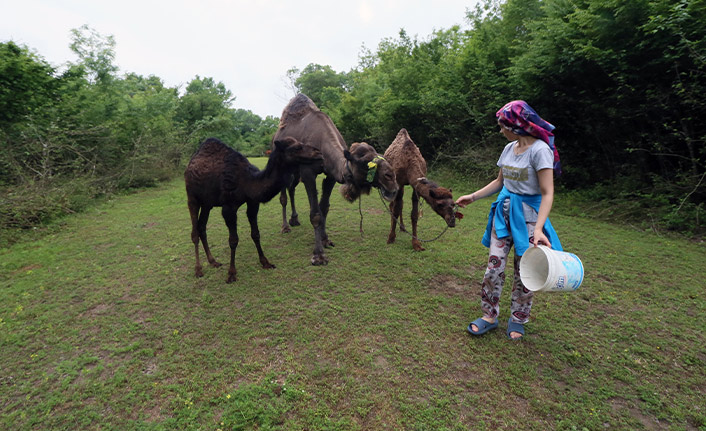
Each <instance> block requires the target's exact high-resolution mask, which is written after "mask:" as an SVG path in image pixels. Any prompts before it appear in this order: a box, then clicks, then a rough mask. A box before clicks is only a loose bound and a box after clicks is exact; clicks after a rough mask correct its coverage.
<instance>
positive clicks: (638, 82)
mask: <svg viewBox="0 0 706 431" xmlns="http://www.w3.org/2000/svg"><path fill="white" fill-rule="evenodd" d="M465 18H466V24H467V25H465V26H463V27H461V26H454V27H451V28H448V29H440V30H437V31H435V32H434V33H432V34H431V35H428V36H425V37H418V36H415V37H410V36H409V35H408V34H407V33H406V32H405V31H404V30H401V31H400V32H399V35H398V37H395V38H387V39H384V40H382V41H380V43H379V44H378V46H377V47H376V48H375V49H368V48H363V49H362V50H361V52H360V55H359V61H358V64H357V65H356V66H355V67H354V68H353V69H351V70H350V71H340V72H339V71H335V70H333V69H332V68H331V67H330V66H328V65H319V64H309V65H308V66H306V67H305V68H304V69H302V70H299V69H298V68H292V69H291V70H289V71H287V75H288V77H289V79H290V80H291V83H292V86H293V88H294V90H295V91H298V92H303V93H305V94H307V95H308V96H309V97H311V98H312V100H314V102H315V103H316V104H317V105H318V106H319V107H320V108H321V109H322V110H323V111H325V112H326V113H328V114H329V115H330V116H331V117H332V119H333V120H334V122H335V124H336V125H337V127H338V128H339V129H340V131H341V133H342V134H343V136H344V137H345V139H346V141H347V142H349V143H351V142H354V141H366V142H369V143H370V144H372V145H374V146H375V147H376V148H377V149H378V150H379V151H380V152H382V151H383V150H384V149H385V148H386V147H387V146H388V145H389V144H390V143H391V142H392V140H393V139H394V137H395V135H396V134H397V132H398V131H399V129H400V128H402V127H404V128H406V129H407V130H408V131H409V132H410V135H411V136H412V138H413V139H414V140H415V142H416V143H417V145H418V146H419V147H420V149H421V151H422V153H423V155H424V156H425V157H426V158H427V160H428V161H430V162H431V163H435V164H436V163H438V164H439V165H440V166H446V167H449V168H450V169H452V170H453V172H457V173H459V174H461V175H465V176H473V177H475V178H477V179H479V180H488V178H490V176H492V175H495V171H496V167H495V162H496V158H497V156H498V154H499V153H500V149H501V148H502V145H503V140H502V138H501V137H500V135H499V134H498V130H497V125H496V123H495V112H496V111H497V110H498V109H499V108H500V107H501V106H502V105H504V104H505V103H506V102H508V101H510V100H513V99H523V100H526V101H527V102H528V103H529V104H530V105H532V106H533V107H534V108H535V109H536V110H537V111H538V112H539V113H540V114H541V115H542V116H543V117H544V118H545V119H547V120H548V121H550V122H551V123H553V124H554V125H555V126H556V130H555V134H556V144H557V146H558V148H559V152H560V154H561V157H562V164H563V170H564V174H563V175H562V177H560V178H559V179H558V180H557V184H558V186H559V187H560V188H563V189H564V190H565V191H567V192H571V193H575V194H577V196H580V197H581V198H582V199H584V200H589V201H595V202H596V205H598V204H600V205H601V206H603V207H604V208H606V209H605V210H604V211H603V213H604V214H606V213H607V214H612V215H613V216H614V217H621V216H625V217H628V218H630V217H632V218H634V219H638V220H639V219H641V218H642V219H645V218H647V217H649V218H650V219H651V220H652V221H654V223H657V224H659V225H661V226H666V227H668V228H672V229H678V230H698V229H699V228H700V227H701V225H702V224H703V210H704V201H705V200H706V199H705V198H706V179H705V178H704V177H705V176H706V145H704V136H705V135H706V130H705V129H706V125H705V123H704V122H703V121H701V119H702V118H704V117H706V115H705V114H706V100H705V99H704V97H702V95H703V94H704V93H705V91H704V90H706V73H705V72H706V26H704V25H703V23H704V22H706V0H630V1H622V0H504V1H500V0H483V1H482V2H481V3H480V4H479V5H478V6H477V7H475V8H474V9H472V10H468V11H467V16H466V17H465ZM114 46H115V42H114V40H113V38H112V37H111V36H108V37H106V36H102V35H100V34H97V33H96V32H95V31H93V30H92V29H90V28H89V27H88V26H83V27H81V28H79V29H75V30H72V43H71V49H72V50H73V52H74V53H75V54H76V56H77V57H78V61H77V62H75V63H69V64H68V65H67V67H65V68H64V69H63V70H61V71H60V70H57V69H56V68H54V67H52V66H50V65H49V64H48V63H47V62H46V61H45V60H44V59H43V58H42V57H41V56H40V55H39V54H37V53H35V52H33V51H32V50H31V49H30V48H27V47H25V46H18V45H17V44H15V43H14V42H12V41H9V42H0V217H1V219H2V224H1V225H0V229H3V228H26V227H31V226H35V225H36V224H37V223H40V222H42V221H44V220H47V219H50V218H52V217H54V216H56V215H58V214H62V213H66V212H72V211H77V210H80V209H81V208H82V207H83V206H85V205H86V204H87V203H88V202H90V200H91V199H93V198H94V197H96V196H100V195H102V194H106V193H111V192H113V191H115V190H119V189H125V188H131V187H140V186H145V185H150V184H154V183H156V182H158V181H160V180H163V179H166V178H169V177H171V176H172V175H174V173H175V172H180V171H181V170H182V169H183V166H184V162H185V161H186V159H188V157H189V156H190V155H191V153H192V151H193V150H194V149H195V147H196V145H197V144H198V142H200V141H201V140H202V139H203V138H205V137H207V136H216V137H219V138H220V139H222V140H223V141H225V142H228V143H229V144H230V145H231V146H233V147H235V148H236V149H238V150H240V151H241V152H244V153H245V154H248V155H260V154H264V152H265V151H266V150H267V149H268V148H269V145H270V141H271V137H272V136H273V134H274V132H275V131H276V128H277V124H278V119H277V118H273V117H267V118H265V119H263V118H260V117H259V116H257V115H255V114H253V113H252V112H251V111H248V110H244V109H234V108H233V107H232V103H233V101H234V99H235V97H234V96H233V94H232V93H231V92H230V90H229V89H227V88H226V87H225V86H224V85H223V84H222V83H220V82H217V81H216V80H214V79H213V78H209V77H199V76H196V77H195V78H194V79H193V80H192V81H191V82H189V83H188V85H186V87H185V88H184V89H183V94H180V91H179V89H177V88H169V87H167V86H165V85H164V83H163V82H162V80H161V79H160V78H159V77H156V76H148V77H144V76H140V75H136V74H132V73H127V74H125V75H119V74H118V68H117V66H116V65H115V63H114ZM618 208H623V209H624V211H623V212H619V211H617V210H615V209H618Z"/></svg>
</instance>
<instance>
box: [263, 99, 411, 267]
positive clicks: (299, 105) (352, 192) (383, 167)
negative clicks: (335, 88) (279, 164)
mask: <svg viewBox="0 0 706 431" xmlns="http://www.w3.org/2000/svg"><path fill="white" fill-rule="evenodd" d="M287 136H291V137H293V138H295V139H297V140H298V141H300V142H303V143H305V144H308V145H311V146H314V147H316V148H318V149H319V150H321V152H322V154H323V157H324V163H323V169H322V170H318V171H317V170H315V169H312V167H311V166H310V165H309V166H306V165H302V166H300V168H299V173H298V175H294V176H293V177H292V179H291V180H290V182H289V184H288V187H285V188H283V189H282V193H281V195H280V203H281V204H282V232H283V233H284V232H289V231H290V225H292V226H296V225H298V224H299V220H298V216H297V213H296V209H295V207H294V190H295V188H296V186H297V184H298V183H299V181H300V180H301V182H303V183H304V186H305V187H306V192H307V195H308V197H309V208H310V210H309V220H310V221H311V225H312V226H313V227H314V251H313V256H312V258H311V264H312V265H325V264H327V263H328V258H327V257H326V255H325V254H324V247H326V248H329V247H333V246H334V244H333V242H331V241H330V240H329V238H328V235H327V233H326V216H327V215H328V211H329V206H330V196H331V191H332V190H333V186H334V185H335V184H336V183H339V184H343V185H342V186H341V187H340V191H341V194H342V195H343V197H344V198H345V199H346V200H347V201H348V202H353V201H355V200H356V199H358V198H359V197H360V196H361V194H369V193H370V190H371V187H377V188H379V189H380V191H381V192H382V196H383V198H384V199H386V200H387V201H391V200H392V199H393V198H394V197H395V194H396V193H397V182H396V181H395V174H394V172H393V170H392V167H391V166H390V164H389V163H387V161H385V160H384V159H383V158H382V157H381V156H380V154H378V153H377V151H375V148H373V147H372V146H371V145H369V144H367V143H365V142H356V143H353V144H351V147H350V150H349V149H348V146H347V145H346V142H345V141H344V140H343V137H342V136H341V133H340V132H339V131H338V129H337V128H336V126H335V125H334V124H333V121H331V118H330V117H329V116H328V115H326V114H325V113H323V112H321V111H320V110H319V108H318V107H317V106H316V105H315V104H314V102H312V101H311V99H309V98H308V97H307V96H306V95H304V94H298V95H297V96H295V97H293V98H292V99H291V100H290V101H289V103H288V104H287V106H286V107H285V108H284V110H283V111H282V117H281V119H280V124H279V129H278V130H277V132H276V133H275V136H274V140H277V139H282V138H284V137H287ZM320 173H323V174H324V175H325V177H324V180H323V184H322V191H321V200H320V201H318V191H317V190H316V177H317V176H318V174H320ZM287 190H289V196H290V200H291V203H292V219H291V220H290V222H289V223H287Z"/></svg>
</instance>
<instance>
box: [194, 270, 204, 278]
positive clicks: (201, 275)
mask: <svg viewBox="0 0 706 431" xmlns="http://www.w3.org/2000/svg"><path fill="white" fill-rule="evenodd" d="M194 275H195V276H197V277H203V271H202V270H201V268H196V271H194Z"/></svg>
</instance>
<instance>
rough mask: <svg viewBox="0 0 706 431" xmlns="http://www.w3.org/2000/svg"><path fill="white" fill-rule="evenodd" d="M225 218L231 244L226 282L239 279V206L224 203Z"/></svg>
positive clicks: (229, 243) (223, 212)
mask: <svg viewBox="0 0 706 431" xmlns="http://www.w3.org/2000/svg"><path fill="white" fill-rule="evenodd" d="M222 214H223V220H225V222H226V226H228V245H230V267H229V268H228V278H227V279H226V283H232V282H234V281H236V280H237V277H236V274H237V271H236V270H235V249H236V248H238V208H235V207H233V206H231V205H223V210H222Z"/></svg>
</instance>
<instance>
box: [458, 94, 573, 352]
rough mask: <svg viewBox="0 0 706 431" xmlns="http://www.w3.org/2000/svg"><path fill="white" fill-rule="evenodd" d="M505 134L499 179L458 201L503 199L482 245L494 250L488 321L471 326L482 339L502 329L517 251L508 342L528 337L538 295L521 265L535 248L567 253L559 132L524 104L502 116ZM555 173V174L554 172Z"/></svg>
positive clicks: (485, 305)
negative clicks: (509, 269) (558, 215)
mask: <svg viewBox="0 0 706 431" xmlns="http://www.w3.org/2000/svg"><path fill="white" fill-rule="evenodd" d="M495 115H496V117H497V119H498V125H499V126H500V132H501V133H502V134H503V135H504V136H505V137H506V138H507V140H508V141H510V143H509V144H507V145H506V146H505V149H504V150H503V152H502V154H501V155H500V158H499V159H498V167H500V170H499V172H498V177H497V178H495V179H494V180H493V181H491V182H490V183H488V185H486V186H485V187H483V188H481V189H480V190H477V191H475V192H473V193H471V194H469V195H464V196H461V197H460V198H458V199H457V200H456V203H457V204H458V205H459V206H460V207H465V206H466V205H468V204H470V203H472V202H475V201H477V200H478V199H482V198H485V197H488V196H492V195H494V194H495V193H498V192H499V194H498V197H497V199H496V200H495V202H493V204H492V205H491V207H490V214H489V215H488V225H487V227H486V231H485V234H484V235H483V240H482V243H483V245H485V246H486V247H489V248H490V253H489V258H488V268H487V269H486V271H485V276H484V277H483V284H482V287H481V309H482V311H483V316H482V317H480V318H478V319H476V320H474V321H473V322H471V323H470V324H469V325H468V328H467V329H468V332H470V333H471V334H473V335H482V334H485V333H486V332H488V331H490V330H491V329H495V328H497V327H498V314H499V310H500V307H499V303H500V294H501V292H502V289H503V284H504V282H505V265H506V262H507V257H508V254H509V252H510V249H511V248H512V246H513V245H514V246H515V259H514V268H515V276H514V280H513V285H512V301H511V304H510V311H511V315H510V320H509V321H508V327H507V336H508V338H511V339H519V338H521V337H522V336H524V334H525V330H524V324H525V323H527V321H528V320H529V316H530V310H531V309H532V299H533V292H531V291H530V290H528V289H527V288H526V287H525V286H524V285H523V284H522V281H521V279H520V260H521V257H522V255H523V254H524V252H525V251H526V250H527V249H528V248H529V247H530V245H533V246H535V247H536V246H537V245H540V244H542V245H546V246H548V247H551V248H553V249H555V250H562V248H561V243H560V242H559V238H558V237H557V235H556V232H555V231H554V228H553V227H552V225H551V223H550V222H549V212H550V211H551V209H552V204H553V202H554V176H553V173H554V172H556V173H557V175H558V174H560V172H561V168H560V165H559V153H558V152H557V150H556V147H555V146H554V135H553V134H552V130H554V126H553V125H551V124H550V123H548V122H546V121H544V120H543V119H542V118H541V117H540V116H539V115H537V113H536V112H535V111H534V110H533V109H532V108H531V107H530V106H529V105H528V104H527V103H526V102H524V101H522V100H516V101H513V102H510V103H508V104H506V105H505V106H503V107H502V109H500V110H499V111H498V112H497V113H496V114H495ZM553 171H554V172H553Z"/></svg>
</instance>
